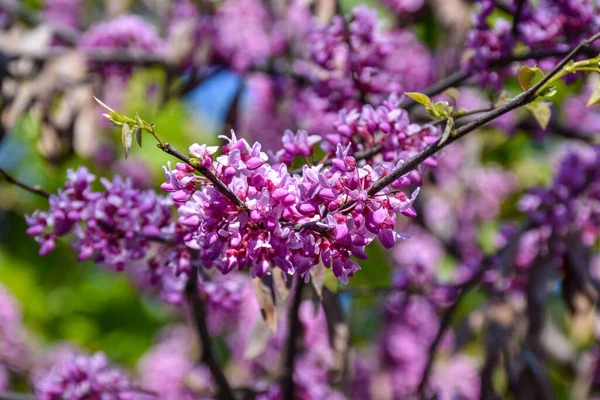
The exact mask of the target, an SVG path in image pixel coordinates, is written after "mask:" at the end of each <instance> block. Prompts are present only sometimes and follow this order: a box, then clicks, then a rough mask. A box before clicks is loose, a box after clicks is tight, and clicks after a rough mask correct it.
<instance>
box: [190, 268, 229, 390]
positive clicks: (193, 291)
mask: <svg viewBox="0 0 600 400" xmlns="http://www.w3.org/2000/svg"><path fill="white" fill-rule="evenodd" d="M185 296H186V299H187V302H188V304H189V306H190V312H191V314H192V319H193V321H194V324H195V325H196V331H197V333H198V338H199V339H200V346H201V348H202V357H201V359H200V361H201V362H202V363H204V364H206V366H207V367H208V368H209V369H210V372H211V373H212V375H213V377H214V379H215V383H216V385H217V388H218V396H217V397H218V398H219V399H224V400H235V395H234V394H233V391H232V389H231V386H229V381H228V380H227V377H226V376H225V373H224V372H223V368H222V367H221V365H220V364H219V361H218V360H217V357H216V355H215V353H214V351H213V348H212V342H211V338H210V334H209V333H208V326H207V325H206V310H205V308H204V302H203V301H202V298H201V297H200V295H199V293H198V268H197V267H195V268H194V269H193V271H192V274H191V276H190V279H189V280H188V283H187V285H186V287H185Z"/></svg>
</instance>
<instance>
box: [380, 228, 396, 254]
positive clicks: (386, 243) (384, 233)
mask: <svg viewBox="0 0 600 400" xmlns="http://www.w3.org/2000/svg"><path fill="white" fill-rule="evenodd" d="M379 240H380V241H381V244H382V245H383V247H385V248H386V249H391V248H392V247H394V244H395V243H396V235H395V234H394V231H392V230H391V229H382V230H380V231H379Z"/></svg>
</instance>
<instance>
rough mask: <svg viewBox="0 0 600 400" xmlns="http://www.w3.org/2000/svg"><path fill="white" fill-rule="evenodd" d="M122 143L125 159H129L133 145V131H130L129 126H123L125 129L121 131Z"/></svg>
mask: <svg viewBox="0 0 600 400" xmlns="http://www.w3.org/2000/svg"><path fill="white" fill-rule="evenodd" d="M121 142H122V143H123V148H124V149H125V159H127V157H128V156H129V151H130V150H131V144H132V143H133V136H132V134H131V129H129V125H127V124H123V129H121Z"/></svg>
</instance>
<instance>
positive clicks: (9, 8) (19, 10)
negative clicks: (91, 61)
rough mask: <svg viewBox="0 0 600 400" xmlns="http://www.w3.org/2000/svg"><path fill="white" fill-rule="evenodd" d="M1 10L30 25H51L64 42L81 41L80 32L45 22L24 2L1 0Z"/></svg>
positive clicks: (73, 42) (20, 0)
mask: <svg viewBox="0 0 600 400" xmlns="http://www.w3.org/2000/svg"><path fill="white" fill-rule="evenodd" d="M0 9H1V10H3V11H4V12H6V13H8V14H10V15H12V16H14V17H17V18H19V19H21V20H23V22H25V23H26V24H28V25H33V26H37V25H41V24H42V23H45V24H48V25H50V27H51V28H52V31H53V32H54V34H55V35H56V36H58V37H59V38H60V39H62V40H63V41H65V42H67V43H69V44H76V43H77V41H78V40H79V36H80V32H79V31H77V30H75V29H72V28H69V27H66V26H63V25H59V24H52V23H50V22H49V21H45V20H44V19H43V18H42V17H41V16H40V15H39V14H36V13H33V12H31V11H30V10H28V9H27V7H25V6H24V5H23V4H22V0H17V1H11V0H0Z"/></svg>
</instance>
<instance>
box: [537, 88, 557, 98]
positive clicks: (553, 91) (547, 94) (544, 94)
mask: <svg viewBox="0 0 600 400" xmlns="http://www.w3.org/2000/svg"><path fill="white" fill-rule="evenodd" d="M557 92H558V90H556V86H548V87H547V88H546V89H544V90H543V91H542V92H541V93H540V96H541V97H546V98H550V97H553V96H554V95H555V94H556V93H557Z"/></svg>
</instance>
